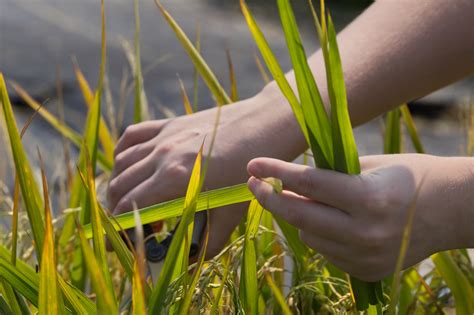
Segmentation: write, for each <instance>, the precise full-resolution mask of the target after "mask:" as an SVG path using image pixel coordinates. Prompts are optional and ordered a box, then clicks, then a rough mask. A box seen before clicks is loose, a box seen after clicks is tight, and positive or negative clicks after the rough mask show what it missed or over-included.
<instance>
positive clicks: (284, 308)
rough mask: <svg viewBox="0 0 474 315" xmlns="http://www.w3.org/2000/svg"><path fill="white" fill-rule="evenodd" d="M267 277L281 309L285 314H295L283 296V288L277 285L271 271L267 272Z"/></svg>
mask: <svg viewBox="0 0 474 315" xmlns="http://www.w3.org/2000/svg"><path fill="white" fill-rule="evenodd" d="M265 279H266V280H267V284H268V286H269V287H270V290H272V293H273V295H274V296H275V299H276V300H277V302H278V305H279V306H280V308H281V311H282V313H283V314H285V315H291V314H293V313H292V312H291V310H290V307H289V306H288V304H287V303H286V300H285V298H284V297H283V293H282V292H281V290H280V289H279V288H278V287H277V285H276V283H275V281H274V280H273V278H272V276H271V275H270V274H269V273H266V274H265Z"/></svg>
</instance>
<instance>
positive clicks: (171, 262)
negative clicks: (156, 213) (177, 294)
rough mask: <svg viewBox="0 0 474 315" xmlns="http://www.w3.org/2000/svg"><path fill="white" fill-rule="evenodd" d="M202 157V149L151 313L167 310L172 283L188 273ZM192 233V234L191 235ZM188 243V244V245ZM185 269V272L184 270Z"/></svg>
mask: <svg viewBox="0 0 474 315" xmlns="http://www.w3.org/2000/svg"><path fill="white" fill-rule="evenodd" d="M201 157H202V147H201V150H199V153H198V155H197V157H196V161H195V163H194V167H193V171H192V173H191V178H190V180H189V184H188V190H187V192H186V197H185V199H184V208H183V216H182V217H181V222H180V224H179V225H178V228H177V229H176V232H175V234H174V236H173V240H172V241H171V245H170V247H169V250H168V253H167V255H166V259H165V262H164V265H163V269H162V271H161V273H160V276H159V278H158V280H157V282H156V286H155V289H154V292H153V294H152V296H151V301H150V305H149V310H150V313H152V314H161V313H162V311H163V310H164V308H165V305H164V301H165V297H166V292H167V289H168V286H169V284H170V282H171V281H172V280H174V279H173V277H175V276H176V275H180V274H181V273H182V272H187V265H188V264H187V262H188V259H189V243H190V242H189V241H188V242H184V240H185V238H186V237H188V240H189V234H191V233H192V229H190V226H192V223H193V220H194V214H195V212H196V206H197V198H198V195H199V191H200V189H201V185H202V181H201ZM190 232H191V233H190ZM186 243H187V244H186ZM179 257H181V258H182V259H183V260H184V263H183V262H181V261H179ZM183 267H184V268H186V269H184V268H183ZM183 269H184V270H183Z"/></svg>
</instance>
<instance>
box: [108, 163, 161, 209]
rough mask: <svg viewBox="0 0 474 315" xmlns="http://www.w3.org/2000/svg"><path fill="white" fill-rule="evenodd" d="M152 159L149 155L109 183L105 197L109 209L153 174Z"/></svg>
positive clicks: (154, 166)
mask: <svg viewBox="0 0 474 315" xmlns="http://www.w3.org/2000/svg"><path fill="white" fill-rule="evenodd" d="M152 159H153V156H151V155H149V156H148V157H147V158H145V159H143V160H141V161H139V162H137V163H135V164H133V165H132V166H130V167H129V168H127V169H126V170H125V171H123V172H122V173H121V174H120V175H118V176H117V177H115V178H113V179H112V180H111V181H110V183H109V187H108V194H107V197H108V201H109V207H110V208H111V209H113V208H114V207H115V206H116V205H117V203H118V201H119V200H120V199H121V198H122V197H123V196H124V195H125V194H127V193H128V192H129V191H131V190H132V189H133V188H135V187H136V186H138V185H139V184H140V183H142V182H144V181H145V180H147V179H149V178H150V177H151V176H152V175H153V174H154V171H155V169H156V165H155V162H154V161H153V160H152Z"/></svg>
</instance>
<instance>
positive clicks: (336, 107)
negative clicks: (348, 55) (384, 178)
mask: <svg viewBox="0 0 474 315" xmlns="http://www.w3.org/2000/svg"><path fill="white" fill-rule="evenodd" d="M327 35H328V36H327V38H328V45H329V64H327V63H326V67H329V74H330V75H329V77H328V90H330V91H332V92H331V94H333V95H334V101H332V102H331V123H332V130H333V133H332V135H333V141H334V146H333V148H334V169H335V170H336V171H339V172H344V173H347V174H359V173H360V165H359V155H358V153H357V146H356V143H355V139H354V134H353V133H352V125H351V120H350V118H349V110H348V105H347V95H346V87H345V84H344V75H343V72H342V63H341V57H340V55H339V48H338V47H337V41H336V31H335V30H334V24H333V22H332V19H331V16H329V19H328V29H327Z"/></svg>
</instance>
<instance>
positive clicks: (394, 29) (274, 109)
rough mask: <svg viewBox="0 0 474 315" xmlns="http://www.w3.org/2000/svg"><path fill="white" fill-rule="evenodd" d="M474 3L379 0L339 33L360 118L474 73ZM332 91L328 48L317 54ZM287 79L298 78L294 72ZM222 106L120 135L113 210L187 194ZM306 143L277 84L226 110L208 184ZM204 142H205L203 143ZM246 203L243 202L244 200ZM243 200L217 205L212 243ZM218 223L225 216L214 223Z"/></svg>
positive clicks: (223, 237) (290, 154) (235, 178)
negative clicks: (222, 208)
mask: <svg viewBox="0 0 474 315" xmlns="http://www.w3.org/2000/svg"><path fill="white" fill-rule="evenodd" d="M473 20H474V2H473V1H471V0H457V1H442V0H417V1H408V0H400V1H398V0H397V1H396V0H381V1H377V2H376V3H375V4H373V5H372V6H371V7H370V8H369V9H367V10H366V12H364V13H363V14H362V15H361V16H360V17H358V18H357V20H355V21H354V22H353V23H352V24H350V25H349V26H348V27H347V28H346V29H345V30H343V31H342V32H341V33H340V35H339V36H338V41H339V46H340V50H341V55H342V61H343V67H344V73H345V79H346V82H347V90H348V97H349V106H350V112H351V116H352V119H353V122H354V125H359V124H362V123H364V122H366V121H368V120H370V119H372V118H373V117H375V116H376V115H378V114H381V113H383V112H384V111H386V110H388V109H390V108H393V107H395V106H397V105H399V104H400V103H402V102H405V101H409V100H411V99H414V98H417V97H419V96H422V95H425V94H427V93H429V92H431V91H433V90H435V89H437V88H439V87H441V86H443V85H446V84H449V83H451V82H454V81H456V80H458V79H461V78H463V77H465V76H467V75H469V74H472V73H473V72H474V60H473V56H474V47H473V46H474V33H473V28H472V23H471V22H470V21H473ZM310 63H311V67H312V69H313V71H314V73H315V76H316V77H317V81H318V85H319V87H320V89H321V93H322V95H323V97H324V98H325V99H326V90H325V78H324V72H325V71H324V68H323V67H322V65H323V61H322V56H321V54H320V53H319V52H316V53H315V54H314V55H313V56H312V57H311V58H310ZM288 78H289V80H290V82H293V84H294V79H293V76H292V74H291V73H289V74H288ZM214 120H215V109H210V110H206V111H203V112H200V113H197V114H195V115H192V116H186V117H179V118H176V119H172V120H161V121H152V122H146V123H142V124H138V125H134V126H131V127H129V128H128V129H127V131H126V132H125V134H124V135H123V136H122V138H121V139H120V142H119V144H118V145H117V149H116V161H115V162H116V163H115V168H114V173H113V176H112V178H111V180H110V186H109V201H110V204H109V206H110V208H111V210H114V212H115V213H121V212H125V211H129V210H131V209H132V208H133V207H132V204H133V202H136V203H137V205H138V206H139V207H145V206H147V205H150V204H154V203H158V202H162V201H165V200H169V199H173V198H176V197H179V196H182V195H183V194H184V192H185V190H186V186H187V182H188V180H189V174H190V172H191V169H192V164H193V161H194V159H195V157H196V154H197V150H198V149H199V147H200V145H201V143H202V141H203V139H204V138H205V137H206V136H207V139H210V138H211V133H212V131H213V128H214ZM305 149H306V143H305V140H304V137H303V136H302V134H301V132H300V130H299V127H298V124H297V123H296V120H295V119H294V116H293V113H292V111H291V109H290V106H288V104H287V103H286V101H285V100H284V98H283V96H282V95H281V93H280V92H279V90H278V89H277V87H276V85H275V84H274V83H271V84H269V85H268V86H267V87H266V88H264V89H263V90H262V92H261V93H259V94H258V95H256V96H254V97H252V98H249V99H247V100H244V101H241V102H239V103H236V104H233V105H232V106H226V107H224V108H223V110H222V115H221V122H220V124H219V128H218V132H217V139H216V145H215V147H214V151H213V159H212V162H211V163H210V168H209V171H208V173H207V176H206V188H215V187H222V186H226V185H231V184H237V183H239V182H240V183H241V182H243V181H245V180H246V179H247V172H246V166H247V163H248V162H249V161H250V160H251V159H252V158H255V157H262V156H264V157H273V158H278V159H283V160H287V161H290V160H293V159H294V158H296V157H297V156H298V155H299V154H300V153H301V152H303V151H304V150H305ZM205 151H206V150H205ZM244 208H245V206H244ZM244 208H242V207H241V206H240V205H236V206H232V207H231V209H230V210H229V209H228V211H219V210H218V211H212V212H211V231H210V234H211V235H212V237H211V238H210V243H209V249H210V252H211V253H216V252H217V251H219V250H220V247H221V246H223V244H225V242H226V241H227V238H228V236H229V234H230V232H231V230H232V228H233V227H234V226H235V225H236V224H237V223H238V222H239V220H240V218H241V215H242V213H243V211H241V210H243V209H244ZM212 222H219V223H218V224H212Z"/></svg>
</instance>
